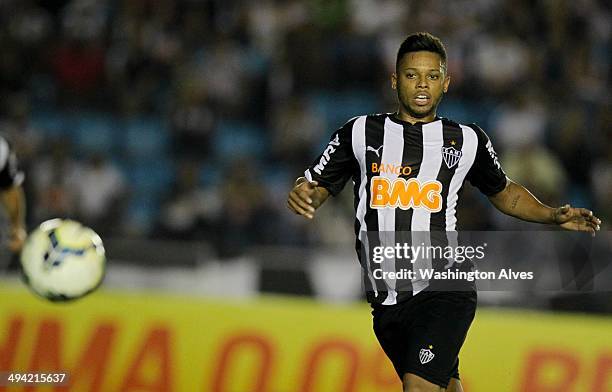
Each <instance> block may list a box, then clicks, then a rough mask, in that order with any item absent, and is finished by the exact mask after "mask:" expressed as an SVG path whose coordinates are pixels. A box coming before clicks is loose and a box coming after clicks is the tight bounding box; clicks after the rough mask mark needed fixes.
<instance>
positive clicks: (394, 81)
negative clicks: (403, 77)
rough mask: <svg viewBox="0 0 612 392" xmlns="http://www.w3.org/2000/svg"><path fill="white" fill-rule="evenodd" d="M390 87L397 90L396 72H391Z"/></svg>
mask: <svg viewBox="0 0 612 392" xmlns="http://www.w3.org/2000/svg"><path fill="white" fill-rule="evenodd" d="M391 88H392V89H393V90H397V74H396V73H395V72H393V73H392V74H391Z"/></svg>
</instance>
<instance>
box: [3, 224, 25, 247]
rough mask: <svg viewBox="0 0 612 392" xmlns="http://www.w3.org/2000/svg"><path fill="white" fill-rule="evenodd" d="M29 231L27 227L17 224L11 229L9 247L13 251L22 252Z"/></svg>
mask: <svg viewBox="0 0 612 392" xmlns="http://www.w3.org/2000/svg"><path fill="white" fill-rule="evenodd" d="M27 236H28V233H27V232H26V229H25V228H24V227H22V226H15V227H12V228H11V229H10V233H9V240H8V248H9V249H10V250H11V252H13V253H19V252H21V248H23V244H24V242H25V239H26V237H27Z"/></svg>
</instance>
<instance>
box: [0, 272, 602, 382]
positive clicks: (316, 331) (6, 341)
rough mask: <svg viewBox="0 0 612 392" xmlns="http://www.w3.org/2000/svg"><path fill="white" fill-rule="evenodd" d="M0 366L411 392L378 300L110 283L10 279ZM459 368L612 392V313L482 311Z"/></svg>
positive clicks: (471, 377) (87, 375) (0, 326)
mask: <svg viewBox="0 0 612 392" xmlns="http://www.w3.org/2000/svg"><path fill="white" fill-rule="evenodd" d="M0 371H11V372H19V373H27V372H35V371H37V372H46V373H51V372H67V373H69V374H70V379H69V385H68V386H53V387H52V386H48V385H47V386H42V385H34V384H30V385H27V386H24V385H19V386H17V385H12V386H8V387H0V391H11V392H12V391H19V392H21V391H78V392H87V391H98V392H128V391H129V392H144V391H156V392H162V391H163V392H170V391H173V392H174V391H176V392H264V391H265V392H332V391H333V392H367V391H376V392H386V391H389V392H398V391H400V390H401V386H400V383H399V380H398V379H397V377H396V375H395V373H394V371H393V369H392V367H391V364H390V363H389V362H388V360H387V359H386V357H385V356H384V354H383V353H382V351H381V350H380V349H379V347H378V343H377V342H376V339H375V337H374V334H373V332H372V328H371V315H370V311H369V307H368V306H367V305H363V304H358V305H351V306H333V305H326V304H320V303H317V302H314V301H310V300H300V299H289V298H282V299H281V298H261V299H254V300H248V301H244V300H243V301H231V300H218V299H202V298H190V297H177V296H170V295H162V294H155V293H138V294H135V293H117V292H109V291H104V290H101V291H99V292H96V293H94V294H93V295H91V296H89V297H87V298H84V299H82V300H79V301H76V302H74V303H68V304H52V303H47V302H45V301H43V300H40V299H38V298H36V297H34V296H33V295H32V294H31V293H30V292H29V291H27V289H26V288H24V287H22V286H19V285H7V284H3V286H2V287H1V288H0ZM460 371H461V374H462V379H463V380H464V385H465V390H466V392H480V391H483V392H484V391H487V392H490V391H495V392H504V391H525V392H548V391H550V392H552V391H555V392H559V391H568V392H569V391H571V392H574V391H575V392H583V391H584V392H586V391H593V392H611V391H612V318H609V317H608V318H606V317H590V316H574V315H553V314H544V313H535V312H524V311H492V310H480V311H479V312H478V314H477V317H476V320H475V323H474V325H473V326H472V329H471V330H470V333H469V335H468V339H467V341H466V344H465V346H464V349H463V351H462V354H461V366H460Z"/></svg>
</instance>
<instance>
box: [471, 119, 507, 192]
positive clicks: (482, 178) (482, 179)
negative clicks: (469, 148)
mask: <svg viewBox="0 0 612 392" xmlns="http://www.w3.org/2000/svg"><path fill="white" fill-rule="evenodd" d="M469 126H470V128H472V129H473V130H474V131H475V132H476V135H477V136H478V148H477V150H476V158H475V160H474V164H473V165H472V168H471V169H470V171H469V173H468V176H467V180H468V181H469V182H470V183H471V184H472V185H474V186H475V187H476V188H478V189H479V190H480V192H482V193H484V194H485V195H487V196H492V195H494V194H496V193H498V192H501V191H502V190H504V188H505V187H506V182H507V178H506V173H504V170H503V169H502V167H501V165H500V163H499V160H498V159H497V153H496V152H495V149H493V144H492V143H491V139H489V136H488V135H487V134H486V133H485V132H484V131H483V130H482V129H481V128H480V127H478V126H477V125H475V124H470V125H469Z"/></svg>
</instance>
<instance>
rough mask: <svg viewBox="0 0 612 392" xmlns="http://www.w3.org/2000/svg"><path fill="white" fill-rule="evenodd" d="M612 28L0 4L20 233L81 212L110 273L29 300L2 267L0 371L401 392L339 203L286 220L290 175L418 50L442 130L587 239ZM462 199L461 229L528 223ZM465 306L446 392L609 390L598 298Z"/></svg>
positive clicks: (526, 9) (219, 386) (146, 387)
mask: <svg viewBox="0 0 612 392" xmlns="http://www.w3.org/2000/svg"><path fill="white" fill-rule="evenodd" d="M611 12H612V10H611V7H610V3H609V2H607V1H604V0H601V1H597V0H580V1H570V0H538V1H523V0H475V1H468V0H458V1H452V2H449V1H443V0H431V1H427V2H424V1H400V0H380V1H375V0H330V1H322V0H289V1H272V0H262V1H253V2H247V1H229V0H224V1H222V0H207V1H206V0H191V1H170V0H155V1H147V0H131V1H130V0H125V1H95V0H71V1H68V0H48V1H34V0H0V22H1V23H0V47H1V48H2V54H1V56H0V81H1V82H0V91H1V95H0V96H1V97H2V99H1V101H0V131H1V132H2V133H3V134H5V135H6V136H7V137H8V138H9V139H10V140H11V141H12V143H13V145H14V146H15V148H16V150H17V154H18V157H19V160H20V164H21V167H22V169H23V170H24V171H25V172H26V183H25V189H26V192H27V198H28V225H29V227H30V228H33V227H35V226H36V225H37V224H39V223H40V222H42V221H43V220H46V219H48V218H52V217H71V218H74V219H78V220H80V221H82V222H84V223H85V224H87V225H90V226H91V227H93V228H94V229H96V230H97V231H98V232H99V233H100V234H101V235H102V237H103V239H104V240H105V244H106V246H107V251H108V254H109V269H108V276H107V279H106V283H105V286H104V287H103V289H102V290H100V291H99V292H97V293H96V294H94V295H92V296H91V297H89V298H86V299H84V300H82V301H79V302H77V303H74V304H68V305H51V304H46V303H43V302H42V301H40V300H38V299H35V298H34V297H33V296H32V295H31V294H30V293H28V292H27V290H26V289H25V288H24V286H23V285H22V284H20V282H19V280H18V279H19V278H18V277H19V274H18V264H17V263H16V261H15V259H14V258H13V259H12V258H11V257H10V255H9V254H7V253H6V251H5V252H4V253H2V254H1V255H0V274H1V275H0V284H1V286H0V298H1V299H0V315H1V317H0V370H24V371H25V370H35V369H42V370H45V369H47V370H59V369H68V370H70V371H71V372H72V374H73V379H74V385H73V387H72V388H71V389H70V390H72V391H105V392H107V391H108V392H114V391H181V392H191V391H214V392H221V391H227V392H230V391H231V392H251V391H270V392H293V391H316V392H326V391H364V392H365V391H397V390H399V383H398V382H397V381H396V380H395V378H394V377H395V376H394V375H393V373H392V371H391V368H390V364H388V363H387V362H385V361H386V360H385V359H384V357H383V356H382V353H381V352H380V350H378V348H377V343H376V341H375V339H374V336H373V333H372V331H371V327H370V323H371V320H370V315H369V313H368V307H367V305H364V304H363V303H361V302H360V300H361V292H360V290H361V289H360V283H359V279H360V276H359V266H358V264H357V262H356V260H355V258H354V252H353V251H352V249H353V248H352V243H353V224H352V222H353V216H354V215H353V211H352V200H351V198H352V196H351V192H348V191H345V192H344V193H343V194H342V196H341V197H339V198H337V199H335V200H332V201H331V202H328V204H329V205H327V206H325V207H324V208H322V210H321V211H320V214H319V216H318V217H317V219H316V220H315V221H314V222H305V221H304V220H303V219H300V218H298V217H296V216H293V215H291V214H290V213H289V212H288V210H287V209H286V207H285V198H286V193H287V191H288V189H289V187H290V186H291V184H292V181H293V180H294V179H295V178H296V177H297V176H299V175H300V173H302V172H303V169H304V167H305V166H306V165H307V164H308V163H310V162H311V161H312V159H314V157H315V156H316V155H317V154H318V153H319V152H320V150H321V148H322V146H324V145H325V144H326V143H327V140H328V137H329V135H330V134H331V132H332V131H333V130H335V129H337V128H338V127H340V126H341V125H342V124H343V123H344V122H345V121H346V120H348V119H349V118H351V117H353V116H355V115H358V114H364V113H373V112H377V111H393V110H395V106H396V105H395V96H394V94H393V92H392V90H391V89H390V88H389V86H390V83H389V75H390V73H391V72H392V71H393V69H394V64H395V55H396V50H397V48H398V46H399V44H400V43H401V41H402V40H403V38H404V37H405V36H406V35H407V34H408V33H410V32H414V31H430V32H432V33H433V34H435V35H438V36H440V37H441V38H442V40H443V42H444V43H445V45H446V48H447V51H448V54H449V72H450V74H451V76H452V83H451V88H450V91H449V94H448V95H447V96H446V97H445V98H444V101H443V104H442V106H441V108H440V110H439V115H442V116H444V117H448V118H451V119H455V120H457V121H461V122H476V123H478V124H479V125H480V126H481V127H482V128H483V129H485V130H486V131H487V132H488V133H489V135H490V136H491V137H492V139H493V141H494V143H495V145H496V148H497V150H498V153H499V154H500V156H501V158H502V164H503V166H504V168H505V170H506V172H507V173H508V175H509V176H510V177H512V178H514V179H516V180H518V181H519V182H521V183H523V184H525V185H526V186H527V187H528V188H530V189H532V190H533V191H534V192H535V193H536V195H537V196H538V197H540V198H541V199H542V200H543V201H545V202H547V203H549V204H553V205H558V204H560V203H565V202H569V203H572V204H575V205H581V206H585V207H588V208H591V209H593V210H594V211H596V212H597V214H598V215H599V216H600V217H601V218H602V220H603V221H604V227H602V230H608V229H609V222H610V218H612V209H611V206H612V203H611V200H612V160H611V158H612V147H611V146H612V132H611V127H610V123H612V106H611V102H610V93H609V91H610V88H611V78H612V72H611V70H612V67H611V62H612V55H611V53H612V52H611V50H610V49H611V47H610V41H611V33H612V30H611V23H610V22H611ZM463 197H464V198H465V199H466V200H465V202H464V204H463V206H464V209H463V210H461V211H460V221H461V220H462V221H463V228H464V229H473V230H502V229H503V230H529V229H533V228H534V227H533V226H531V225H529V224H523V223H519V222H517V221H514V220H511V219H506V218H505V217H503V216H501V215H500V214H499V213H497V212H495V211H493V210H492V208H491V206H490V205H489V204H488V202H487V201H486V199H485V198H483V197H481V196H480V195H479V194H477V193H476V192H473V191H471V190H466V192H465V193H464V196H463ZM604 234H605V235H607V237H604V238H608V244H609V239H610V236H609V235H608V233H602V235H604ZM527 246H528V245H527ZM608 250H609V248H608ZM607 254H608V255H610V253H607ZM480 303H481V305H482V306H481V308H480V309H481V310H480V313H479V314H478V316H477V320H476V323H475V325H474V326H473V328H472V330H471V332H470V335H469V337H468V341H467V343H466V346H465V348H464V358H463V359H462V369H461V371H462V374H463V375H464V379H465V386H466V391H467V392H478V391H496V392H497V391H533V392H536V391H537V392H542V391H544V392H547V391H595V392H604V391H612V317H611V316H610V313H612V300H611V296H610V295H609V292H608V293H599V294H596V295H595V294H580V295H577V294H573V295H569V294H565V295H560V294H559V293H546V294H543V293H534V292H523V293H503V294H500V293H483V295H481V297H480ZM561 311H565V312H563V313H562V314H561V313H560V312H561ZM567 311H571V312H567ZM578 312H579V314H578ZM595 313H597V314H595ZM1 390H3V388H2V387H0V391H1ZM14 390H22V389H14ZM23 390H51V389H43V388H39V389H23ZM57 390H65V389H57Z"/></svg>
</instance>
